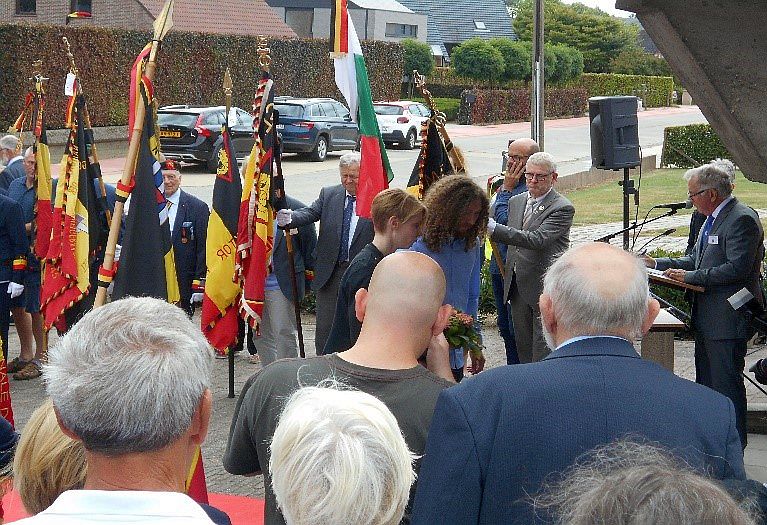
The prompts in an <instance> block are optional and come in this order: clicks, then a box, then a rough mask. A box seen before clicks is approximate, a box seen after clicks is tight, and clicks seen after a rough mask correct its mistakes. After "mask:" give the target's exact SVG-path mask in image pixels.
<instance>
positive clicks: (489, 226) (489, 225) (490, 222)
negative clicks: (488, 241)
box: [487, 217, 498, 235]
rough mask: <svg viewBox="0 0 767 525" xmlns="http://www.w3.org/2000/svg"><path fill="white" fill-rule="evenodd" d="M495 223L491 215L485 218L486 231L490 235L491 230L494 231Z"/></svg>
mask: <svg viewBox="0 0 767 525" xmlns="http://www.w3.org/2000/svg"><path fill="white" fill-rule="evenodd" d="M497 224H498V223H497V222H495V219H493V218H492V217H490V218H488V219H487V233H488V235H492V234H493V232H494V231H495V226H496V225H497Z"/></svg>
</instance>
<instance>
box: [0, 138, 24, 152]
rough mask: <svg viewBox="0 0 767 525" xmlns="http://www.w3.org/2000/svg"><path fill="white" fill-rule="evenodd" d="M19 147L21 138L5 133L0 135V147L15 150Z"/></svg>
mask: <svg viewBox="0 0 767 525" xmlns="http://www.w3.org/2000/svg"><path fill="white" fill-rule="evenodd" d="M20 147H21V140H19V138H18V137H17V136H16V135H5V136H3V137H0V149H9V150H11V151H17V150H18V149H20Z"/></svg>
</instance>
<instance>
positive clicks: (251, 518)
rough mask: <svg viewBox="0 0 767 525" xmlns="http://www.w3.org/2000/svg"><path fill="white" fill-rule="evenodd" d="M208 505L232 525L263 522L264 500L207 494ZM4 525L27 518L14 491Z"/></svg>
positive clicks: (6, 505)
mask: <svg viewBox="0 0 767 525" xmlns="http://www.w3.org/2000/svg"><path fill="white" fill-rule="evenodd" d="M208 498H209V499H210V504H211V505H213V506H214V507H216V508H217V509H220V510H223V511H224V512H226V513H227V514H228V515H229V518H230V519H231V520H232V525H252V524H254V523H256V524H260V523H263V522H264V500H260V499H255V498H248V497H245V496H232V495H229V494H214V493H212V492H211V493H210V494H208ZM3 510H4V511H5V523H9V522H11V521H16V520H20V519H21V518H26V517H27V512H26V510H24V505H23V504H22V503H21V498H19V495H18V494H17V493H16V491H15V490H14V491H11V492H9V493H8V494H6V495H5V496H3Z"/></svg>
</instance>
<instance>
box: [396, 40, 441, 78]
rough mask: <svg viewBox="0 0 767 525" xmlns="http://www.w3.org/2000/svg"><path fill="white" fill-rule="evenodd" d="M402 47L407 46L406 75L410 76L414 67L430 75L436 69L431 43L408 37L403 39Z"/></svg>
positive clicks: (425, 74) (423, 73)
mask: <svg viewBox="0 0 767 525" xmlns="http://www.w3.org/2000/svg"><path fill="white" fill-rule="evenodd" d="M402 47H403V48H405V71H404V73H405V75H407V76H408V77H409V76H410V75H412V74H413V70H414V69H417V70H418V72H419V73H420V74H421V75H424V76H429V75H430V74H431V72H432V71H434V56H433V55H432V52H431V47H430V46H429V44H427V43H425V42H421V41H420V40H415V39H413V38H406V39H404V40H403V41H402Z"/></svg>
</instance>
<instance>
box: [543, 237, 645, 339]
mask: <svg viewBox="0 0 767 525" xmlns="http://www.w3.org/2000/svg"><path fill="white" fill-rule="evenodd" d="M590 245H591V244H582V245H580V246H576V247H574V248H571V249H570V250H568V251H566V252H565V253H564V254H563V255H562V256H561V257H559V258H558V259H557V260H556V261H555V262H554V264H552V265H551V267H550V268H549V270H548V271H547V272H546V276H545V277H544V279H543V293H545V294H546V295H548V296H549V297H550V298H551V302H552V305H553V307H554V311H555V314H556V319H557V324H558V325H559V326H561V327H562V328H564V329H567V330H568V331H570V332H571V333H573V334H574V335H579V336H580V335H584V336H586V335H620V334H626V335H628V337H629V338H630V339H632V340H634V339H639V338H640V337H641V336H642V324H643V323H644V320H645V317H646V315H647V306H648V301H649V300H650V298H649V286H648V283H647V268H646V267H645V265H644V263H643V262H642V261H641V260H640V259H639V258H638V257H635V256H633V255H631V254H628V253H626V252H624V251H623V250H621V249H620V248H617V247H614V246H613V247H611V248H613V249H614V250H615V253H616V255H621V256H626V257H631V258H632V259H633V260H632V264H631V266H630V270H629V273H628V274H627V275H625V277H624V279H623V281H622V282H623V283H624V284H625V288H624V289H623V290H611V291H610V292H611V293H605V292H604V290H600V288H599V287H598V286H596V284H597V283H595V282H593V281H594V276H593V272H591V273H589V271H588V268H587V267H586V266H585V265H584V264H583V263H581V264H577V263H576V261H575V260H574V259H575V258H576V256H577V254H578V252H579V251H580V250H583V249H586V248H587V247H588V246H590ZM605 246H609V245H605Z"/></svg>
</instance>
